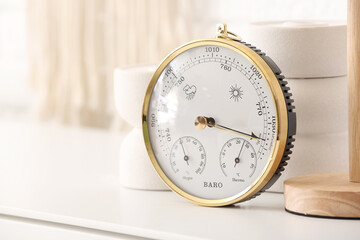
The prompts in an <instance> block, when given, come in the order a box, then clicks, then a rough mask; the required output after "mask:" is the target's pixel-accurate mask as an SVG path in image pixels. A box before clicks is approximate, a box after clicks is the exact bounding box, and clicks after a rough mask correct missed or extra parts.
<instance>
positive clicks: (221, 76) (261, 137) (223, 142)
mask: <svg viewBox="0 0 360 240" xmlns="http://www.w3.org/2000/svg"><path fill="white" fill-rule="evenodd" d="M197 117H201V118H202V119H206V120H207V125H206V124H205V125H203V126H202V127H203V128H202V129H201V128H200V129H199V128H196V127H195V120H196V119H197ZM205 117H206V118H205ZM276 121H277V119H276V111H275V104H274V101H273V97H272V94H271V91H270V89H269V87H268V85H267V83H266V80H265V79H264V77H263V76H262V75H261V73H260V71H259V70H258V69H257V67H256V66H254V65H253V63H252V62H251V61H249V60H248V59H247V58H246V57H244V56H243V55H241V54H240V53H238V52H236V51H234V50H232V49H230V48H227V47H223V46H217V45H204V46H198V47H194V48H191V49H189V50H186V51H185V52H182V53H181V54H179V55H178V56H176V57H175V58H174V59H173V60H172V61H171V62H170V63H169V64H168V65H167V66H166V67H165V68H164V70H163V71H162V73H161V74H160V76H159V78H158V80H157V82H156V84H155V86H154V89H153V92H152V95H151V98H150V103H149V108H148V123H147V124H148V131H149V139H150V144H151V147H152V149H153V152H154V155H155V157H156V160H157V162H158V163H159V165H160V167H161V169H162V171H163V172H164V173H165V174H166V176H167V177H168V178H169V179H170V180H171V181H172V182H173V183H174V184H175V185H176V186H178V187H179V188H180V189H182V190H183V191H185V192H187V193H189V194H191V195H193V196H196V197H198V198H203V199H211V200H217V199H224V198H228V197H233V196H235V195H239V194H241V193H245V192H246V191H248V190H249V187H250V186H251V185H252V184H253V183H254V182H255V181H256V180H257V178H258V177H259V176H260V175H261V174H262V173H263V171H264V170H265V168H266V166H267V163H268V161H269V158H270V154H271V152H272V148H273V147H274V142H275V139H276V133H275V126H276ZM240 133H242V134H240Z"/></svg>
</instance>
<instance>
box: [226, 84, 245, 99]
mask: <svg viewBox="0 0 360 240" xmlns="http://www.w3.org/2000/svg"><path fill="white" fill-rule="evenodd" d="M229 92H230V99H234V101H235V102H238V101H239V99H242V95H244V93H243V90H242V89H241V87H238V86H237V85H236V84H235V85H234V86H231V87H230V91H229Z"/></svg>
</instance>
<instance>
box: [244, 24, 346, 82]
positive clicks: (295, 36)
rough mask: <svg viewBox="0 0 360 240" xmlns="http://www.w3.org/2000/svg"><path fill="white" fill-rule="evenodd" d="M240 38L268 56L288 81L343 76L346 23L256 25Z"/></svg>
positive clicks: (249, 26) (246, 29)
mask: <svg viewBox="0 0 360 240" xmlns="http://www.w3.org/2000/svg"><path fill="white" fill-rule="evenodd" d="M241 36H242V37H243V39H244V41H246V42H248V43H250V44H252V45H254V46H256V47H257V48H259V49H261V50H262V51H264V52H265V53H266V54H267V55H269V56H270V57H271V58H272V59H273V60H274V61H275V62H276V64H277V65H278V66H279V67H280V69H281V70H282V72H283V74H284V75H285V76H286V77H287V78H322V77H333V76H343V75H346V71H347V70H346V22H335V21H276V22H255V23H251V24H249V25H248V26H247V27H244V28H243V29H242V30H241Z"/></svg>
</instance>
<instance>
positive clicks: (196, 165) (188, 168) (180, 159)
mask: <svg viewBox="0 0 360 240" xmlns="http://www.w3.org/2000/svg"><path fill="white" fill-rule="evenodd" d="M170 164H171V167H172V169H173V170H174V173H175V174H177V175H179V176H181V178H182V179H183V180H188V181H190V180H192V179H193V178H196V177H197V175H200V174H201V173H202V172H203V171H204V168H205V164H206V153H205V149H204V147H203V146H202V145H201V143H200V142H199V140H197V139H196V138H194V137H190V136H186V137H181V138H179V139H178V140H176V141H175V143H174V145H173V146H172V148H171V153H170Z"/></svg>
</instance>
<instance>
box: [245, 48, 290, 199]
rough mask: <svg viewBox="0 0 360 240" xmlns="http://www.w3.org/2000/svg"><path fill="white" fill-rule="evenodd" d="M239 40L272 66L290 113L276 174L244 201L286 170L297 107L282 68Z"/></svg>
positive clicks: (265, 188)
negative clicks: (294, 104) (282, 151)
mask: <svg viewBox="0 0 360 240" xmlns="http://www.w3.org/2000/svg"><path fill="white" fill-rule="evenodd" d="M238 42H240V43H241V44H243V45H245V46H247V47H249V48H250V49H252V50H253V51H254V52H256V53H257V54H258V55H259V56H260V57H261V58H262V59H263V60H264V61H265V62H266V63H267V65H268V66H269V67H270V68H271V70H272V71H273V73H274V74H275V76H276V78H277V80H278V81H279V84H280V87H281V89H282V92H283V94H284V98H285V102H286V109H287V114H288V132H287V140H286V145H285V149H284V153H283V156H282V158H281V161H280V164H279V166H278V168H277V169H276V171H275V173H274V175H273V176H272V177H271V179H270V180H269V181H268V183H267V184H266V185H265V186H264V187H263V188H262V189H261V190H260V191H259V192H257V193H256V194H254V195H253V196H251V197H250V198H248V199H246V200H244V201H247V200H250V199H253V198H255V197H257V196H259V195H260V194H261V193H263V192H264V191H265V190H267V189H269V188H270V187H271V186H272V185H273V184H274V183H275V182H276V181H277V180H278V179H279V177H280V176H281V172H282V171H284V169H285V168H284V167H285V166H286V165H287V161H288V160H289V159H290V154H291V153H292V151H291V148H293V147H294V145H293V142H294V141H295V138H294V135H295V134H296V113H295V112H294V111H293V110H294V109H295V107H294V106H293V102H294V100H293V99H292V98H291V96H292V94H291V93H290V92H289V91H290V88H289V87H287V86H286V85H287V83H288V82H287V81H285V80H284V78H285V77H284V76H283V75H281V70H280V68H279V67H278V66H277V65H276V64H275V63H274V61H273V60H272V59H271V58H270V57H268V56H266V55H265V53H263V52H261V50H259V49H257V48H256V47H254V46H251V45H250V44H248V43H246V42H243V41H238Z"/></svg>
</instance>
